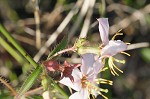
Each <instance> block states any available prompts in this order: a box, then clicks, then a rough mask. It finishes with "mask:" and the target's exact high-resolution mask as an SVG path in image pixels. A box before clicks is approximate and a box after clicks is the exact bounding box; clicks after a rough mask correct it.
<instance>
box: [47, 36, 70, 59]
mask: <svg viewBox="0 0 150 99" xmlns="http://www.w3.org/2000/svg"><path fill="white" fill-rule="evenodd" d="M67 43H68V40H67V37H64V38H63V39H62V41H61V42H60V43H59V44H58V45H57V46H56V47H55V49H54V50H53V51H52V52H51V53H50V54H49V55H48V57H47V60H48V59H50V57H51V56H52V55H54V54H55V53H57V52H58V51H60V50H62V49H64V48H65V47H66V45H67Z"/></svg>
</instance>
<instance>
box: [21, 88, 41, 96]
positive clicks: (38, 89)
mask: <svg viewBox="0 0 150 99" xmlns="http://www.w3.org/2000/svg"><path fill="white" fill-rule="evenodd" d="M42 89H43V87H39V88H36V89H33V90H29V91H27V92H26V93H25V94H24V95H25V96H29V95H33V94H34V93H36V92H38V91H40V90H42Z"/></svg>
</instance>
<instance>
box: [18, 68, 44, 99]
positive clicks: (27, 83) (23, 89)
mask: <svg viewBox="0 0 150 99" xmlns="http://www.w3.org/2000/svg"><path fill="white" fill-rule="evenodd" d="M41 71H42V67H41V66H38V67H36V69H35V70H34V71H33V72H32V73H31V75H30V76H29V77H28V78H27V79H26V81H25V82H24V84H23V85H22V87H21V88H20V90H19V92H18V95H17V97H16V98H15V99H20V97H21V96H22V95H23V94H24V93H25V92H26V91H28V90H29V89H30V88H31V87H32V85H33V84H34V82H35V81H36V79H37V78H38V77H39V75H40V73H41Z"/></svg>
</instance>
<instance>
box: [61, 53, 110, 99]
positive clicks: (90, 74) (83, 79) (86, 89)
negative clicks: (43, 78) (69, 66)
mask: <svg viewBox="0 0 150 99" xmlns="http://www.w3.org/2000/svg"><path fill="white" fill-rule="evenodd" d="M95 56H96V55H95V54H91V53H87V54H83V55H82V65H81V67H80V70H79V69H78V68H75V69H73V71H72V76H73V78H74V82H72V81H71V80H70V79H69V78H63V79H62V80H60V81H59V82H60V83H62V84H64V85H66V86H68V87H71V88H72V89H74V90H75V91H77V92H75V93H74V94H72V95H71V96H70V97H69V99H76V98H78V99H88V98H89V95H90V94H93V95H96V94H95V93H96V92H97V93H98V94H100V95H102V96H103V97H105V96H104V95H103V94H102V93H101V92H100V91H101V88H99V87H98V86H96V83H97V81H98V82H99V80H97V79H96V77H97V74H98V72H95V68H93V67H94V65H95V64H96V65H97V61H96V60H94V59H95ZM99 65H100V64H99ZM97 67H98V66H97ZM104 92H107V90H105V91H104ZM105 98H106V97H105Z"/></svg>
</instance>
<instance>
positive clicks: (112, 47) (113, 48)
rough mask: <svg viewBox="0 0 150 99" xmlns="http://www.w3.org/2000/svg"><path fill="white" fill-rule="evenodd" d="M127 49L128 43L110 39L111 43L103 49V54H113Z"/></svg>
mask: <svg viewBox="0 0 150 99" xmlns="http://www.w3.org/2000/svg"><path fill="white" fill-rule="evenodd" d="M126 49H127V44H125V43H124V42H122V41H121V40H117V41H113V40H111V41H109V43H108V44H107V45H106V46H105V47H104V48H103V49H102V51H101V55H102V56H105V55H106V56H113V55H116V54H117V53H119V52H122V51H125V50H126Z"/></svg>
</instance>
